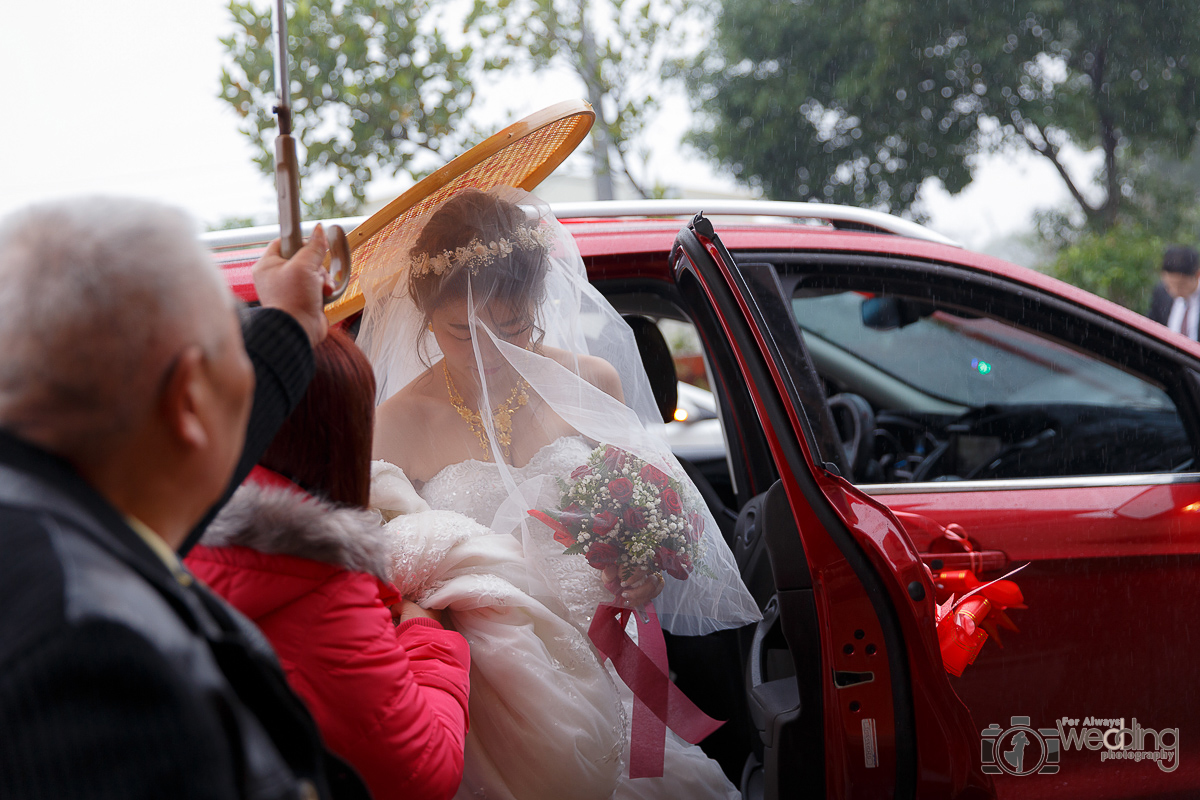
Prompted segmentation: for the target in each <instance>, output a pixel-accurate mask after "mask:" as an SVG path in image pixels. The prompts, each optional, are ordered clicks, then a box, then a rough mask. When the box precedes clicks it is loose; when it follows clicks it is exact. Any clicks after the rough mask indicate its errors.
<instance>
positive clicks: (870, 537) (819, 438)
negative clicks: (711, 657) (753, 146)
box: [671, 215, 994, 799]
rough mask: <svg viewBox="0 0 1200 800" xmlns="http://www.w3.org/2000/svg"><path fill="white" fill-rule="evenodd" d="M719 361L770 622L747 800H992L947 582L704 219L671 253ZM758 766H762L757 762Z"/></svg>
mask: <svg viewBox="0 0 1200 800" xmlns="http://www.w3.org/2000/svg"><path fill="white" fill-rule="evenodd" d="M671 263H672V269H673V270H674V275H675V280H676V283H677V286H678V289H679V292H680V295H681V296H682V297H683V299H684V300H685V302H686V303H687V305H688V307H689V312H690V313H691V315H692V318H693V320H694V321H695V323H696V326H697V331H698V332H699V334H700V337H701V340H702V341H703V343H704V347H705V351H706V354H707V356H708V358H709V368H710V370H711V378H712V384H713V389H714V392H715V393H716V396H717V398H718V401H719V403H720V405H721V413H722V416H723V421H724V424H725V426H726V438H727V440H728V443H729V448H730V467H731V474H732V475H733V478H734V481H735V482H736V483H737V484H738V491H739V494H740V495H741V496H743V497H749V498H750V499H749V501H748V502H745V503H744V504H742V505H741V511H740V515H739V519H738V521H737V525H736V527H735V531H734V545H735V546H734V550H735V555H737V557H738V559H739V565H740V566H741V567H742V572H743V575H744V576H745V577H746V579H747V583H748V585H749V586H750V588H751V591H752V592H753V593H754V594H755V596H756V597H757V598H758V599H759V600H760V603H761V604H763V605H764V606H765V617H764V619H763V621H762V622H761V623H760V624H759V625H758V628H757V630H756V631H755V632H754V634H753V638H752V641H750V642H748V643H747V645H748V646H747V652H746V653H745V657H746V670H747V676H746V691H747V696H748V702H749V707H750V715H751V718H752V720H753V724H754V727H755V728H756V729H757V732H758V738H759V742H760V744H761V748H760V749H757V751H756V758H755V759H754V760H752V762H751V764H749V765H748V767H747V770H746V772H745V774H744V776H743V786H742V790H743V792H744V794H745V796H747V797H748V798H752V799H753V798H760V797H764V798H776V797H830V798H872V799H874V798H881V797H897V798H907V797H920V798H986V797H993V796H994V792H993V788H992V783H991V780H990V778H989V777H988V776H987V775H985V774H984V773H983V772H982V770H981V767H980V746H981V736H980V728H979V726H977V725H976V724H975V723H974V722H973V721H972V719H971V717H970V715H969V713H968V711H967V709H966V707H965V706H964V705H963V704H962V702H961V701H960V700H959V699H958V697H957V696H956V695H955V693H954V691H953V689H952V687H951V685H950V682H949V680H948V679H947V676H946V673H945V670H944V668H943V665H942V659H941V655H940V651H939V646H938V640H937V633H936V628H935V606H934V587H933V584H932V581H931V578H930V574H929V572H928V570H927V569H926V567H925V566H924V565H923V564H922V561H921V558H920V556H919V554H918V553H917V552H916V550H915V549H914V548H913V546H912V543H911V542H910V540H909V538H908V536H907V534H906V533H905V531H904V529H903V528H902V527H901V525H900V524H899V522H898V521H897V519H896V517H895V516H894V515H893V514H892V513H891V512H890V511H889V510H888V509H887V507H886V506H884V505H882V504H880V503H879V502H877V501H875V500H873V499H872V498H871V497H869V496H867V495H865V494H863V493H862V492H860V491H858V490H857V489H856V488H855V487H854V486H853V485H852V484H851V483H849V482H848V481H847V480H845V479H843V478H842V477H841V475H842V474H844V473H845V469H846V467H845V463H844V462H845V460H846V457H845V452H844V450H843V448H842V445H841V443H840V442H839V441H838V438H837V434H836V430H835V429H834V424H833V420H832V416H831V414H830V412H829V408H828V405H827V404H826V402H825V396H824V391H823V389H822V387H821V384H820V382H819V380H818V378H817V374H816V372H815V370H814V368H813V366H812V363H811V361H810V358H809V354H808V351H807V350H806V348H805V345H804V342H803V340H802V338H801V336H800V334H799V331H798V330H797V327H796V324H795V322H794V319H793V317H792V315H791V311H790V307H789V304H788V302H787V299H786V298H785V296H784V294H783V292H782V288H781V285H780V283H779V279H778V276H777V275H776V273H775V272H774V270H773V269H772V268H771V266H770V265H768V264H762V265H754V264H748V265H742V266H739V265H737V264H735V263H734V261H733V259H732V257H731V256H730V255H729V253H728V251H727V250H726V249H725V247H724V246H723V245H722V244H721V241H720V239H719V238H718V236H717V234H716V232H715V231H714V230H713V227H712V225H711V223H710V222H709V221H708V220H707V219H706V218H704V217H703V216H702V215H698V216H697V217H696V218H695V219H694V220H693V221H692V222H691V223H690V224H689V225H688V226H687V227H686V228H685V229H683V230H682V231H680V233H679V235H678V237H677V238H676V241H675V246H674V250H673V252H672V256H671ZM755 762H757V763H755Z"/></svg>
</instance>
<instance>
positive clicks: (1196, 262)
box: [1146, 245, 1200, 339]
mask: <svg viewBox="0 0 1200 800" xmlns="http://www.w3.org/2000/svg"><path fill="white" fill-rule="evenodd" d="M1146 316H1148V317H1150V319H1152V320H1154V321H1155V322H1160V323H1162V324H1163V325H1166V326H1167V327H1168V328H1170V329H1171V330H1172V331H1174V332H1175V333H1182V334H1183V335H1185V336H1187V337H1188V338H1190V339H1197V338H1200V330H1198V327H1200V254H1198V253H1197V252H1196V250H1195V249H1193V248H1191V247H1188V246H1186V245H1173V246H1171V247H1168V248H1167V251H1166V252H1165V253H1164V254H1163V260H1162V280H1161V281H1159V283H1158V284H1157V285H1156V286H1155V287H1154V291H1153V293H1152V294H1151V296H1150V310H1149V311H1148V312H1147V313H1146Z"/></svg>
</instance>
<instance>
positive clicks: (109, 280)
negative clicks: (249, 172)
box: [0, 197, 230, 451]
mask: <svg viewBox="0 0 1200 800" xmlns="http://www.w3.org/2000/svg"><path fill="white" fill-rule="evenodd" d="M218 298H219V299H218ZM228 298H229V293H228V292H227V291H226V290H225V288H224V282H223V280H222V278H221V275H220V271H219V270H218V269H217V267H216V265H215V264H214V263H213V262H212V259H211V258H209V256H208V255H207V253H206V252H205V251H204V249H203V247H202V246H201V245H200V243H199V241H198V240H197V238H196V232H195V227H194V223H193V222H192V220H191V218H190V217H188V216H187V215H186V214H185V213H184V212H182V211H180V210H178V209H174V208H171V207H168V206H164V205H161V204H159V203H154V202H149V201H144V200H134V199H129V198H115V197H84V198H77V199H71V200H64V201H58V202H51V203H46V204H41V205H36V206H31V207H29V208H27V209H25V210H23V211H19V212H17V213H15V214H13V215H11V216H10V217H8V218H7V219H6V220H4V221H3V222H0V342H3V345H0V346H2V347H3V351H2V355H0V427H6V428H9V429H10V430H13V431H14V432H16V433H18V434H21V433H22V432H23V430H24V429H26V428H34V429H37V430H39V431H40V432H41V434H40V436H41V440H42V443H43V444H48V442H46V441H44V440H45V439H46V438H47V437H48V438H49V439H51V440H61V442H62V443H63V446H64V447H86V446H87V445H86V440H89V439H90V440H102V439H104V437H106V436H107V435H110V434H113V433H120V432H121V431H122V430H123V429H125V427H126V426H128V425H129V424H130V423H131V422H132V421H133V420H134V419H136V418H137V415H138V414H141V413H145V411H146V409H148V408H149V407H150V404H151V403H153V401H154V399H155V397H156V396H157V391H158V389H159V387H160V386H161V383H162V380H163V377H164V374H165V372H166V370H167V368H168V366H169V364H170V362H171V360H172V359H173V358H174V356H175V355H176V354H177V352H178V350H179V349H181V348H182V347H183V346H184V345H185V344H188V343H196V344H200V345H201V346H202V347H204V348H205V350H206V351H207V352H212V351H213V350H214V349H215V348H216V346H217V345H218V344H219V343H220V341H221V337H222V336H223V335H224V332H225V331H226V330H228V328H227V327H226V326H214V325H211V324H206V320H212V319H214V317H213V315H212V312H211V310H209V309H210V308H211V306H212V305H214V304H215V303H224V304H225V309H226V310H225V313H228V310H227V309H228V303H229V302H230V300H229V299H228ZM64 447H57V448H52V449H57V450H60V451H61V450H62V449H64Z"/></svg>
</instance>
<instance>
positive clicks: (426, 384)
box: [375, 367, 441, 417]
mask: <svg viewBox="0 0 1200 800" xmlns="http://www.w3.org/2000/svg"><path fill="white" fill-rule="evenodd" d="M440 386H441V384H439V383H437V382H436V381H435V380H434V379H433V368H432V367H430V368H429V369H427V370H425V371H424V372H422V373H421V374H420V375H418V376H417V377H415V378H413V379H412V381H410V382H409V383H408V385H407V386H405V387H404V388H403V389H401V390H400V391H398V392H396V393H395V394H394V395H392V396H391V397H389V398H388V399H386V400H384V401H383V402H382V403H380V404H379V407H378V408H377V409H376V410H375V413H376V417H396V416H399V417H404V416H407V415H408V414H411V413H413V412H414V411H418V410H422V409H424V410H430V409H432V408H435V407H436V406H437V405H438V401H439V400H440V399H441V398H440V397H439V396H438V394H437V389H438V388H439V387H440Z"/></svg>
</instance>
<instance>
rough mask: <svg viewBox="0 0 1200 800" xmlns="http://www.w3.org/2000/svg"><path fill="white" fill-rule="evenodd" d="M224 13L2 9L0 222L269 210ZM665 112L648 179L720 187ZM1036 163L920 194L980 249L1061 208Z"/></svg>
mask: <svg viewBox="0 0 1200 800" xmlns="http://www.w3.org/2000/svg"><path fill="white" fill-rule="evenodd" d="M225 6H226V0H187V2H164V0H107V2H96V1H95V0H88V1H87V2H85V1H84V0H58V2H55V3H53V4H45V3H33V2H28V1H27V0H0V11H2V12H3V14H2V16H0V20H2V21H0V31H2V37H0V68H2V70H3V73H2V74H3V75H4V76H5V81H4V85H5V89H6V92H5V93H6V98H5V110H6V113H5V115H4V120H5V121H4V124H3V125H0V214H4V213H7V212H9V211H12V210H14V209H16V208H18V207H20V206H22V205H25V204H27V203H29V202H32V201H36V200H42V199H47V198H51V197H61V196H64V195H74V194H80V193H95V192H103V193H109V194H125V195H137V196H141V197H152V198H157V199H160V200H163V201H166V202H170V203H173V204H175V205H179V206H182V207H184V208H186V209H188V210H189V211H190V212H192V214H194V215H195V216H196V217H197V219H198V220H199V221H200V222H201V223H202V224H208V223H214V222H216V221H218V220H221V219H223V218H226V217H233V216H252V215H259V216H261V215H262V214H264V213H266V214H271V213H272V209H273V208H274V204H275V199H274V198H275V195H274V190H273V187H272V185H271V182H270V181H269V179H267V178H265V177H263V176H261V175H260V174H259V172H258V170H257V168H256V167H255V166H254V165H253V163H252V162H251V149H250V146H249V144H248V142H247V140H246V139H245V138H244V137H243V136H242V135H241V134H240V133H238V131H237V118H236V116H235V114H234V112H233V111H232V109H231V108H230V107H229V106H228V105H227V104H225V103H224V102H222V101H220V100H218V99H217V91H218V89H219V86H220V68H221V64H222V48H221V45H220V43H219V42H218V37H219V36H221V35H224V34H226V33H228V31H229V28H230V24H231V23H230V22H229V21H228V17H229V13H228V11H227V9H226V7H225ZM499 94H500V93H499V92H489V96H491V97H497V96H498V95H499ZM503 95H504V96H506V97H509V98H520V97H529V98H536V102H534V101H533V100H530V101H529V104H528V105H526V106H513V107H512V110H511V111H510V112H509V114H508V115H504V114H499V115H498V118H497V120H496V129H499V128H500V127H503V125H504V124H507V123H508V122H511V121H513V120H515V119H518V118H520V117H521V116H524V115H525V114H527V113H530V112H533V111H535V110H537V109H538V108H540V107H544V106H547V105H550V104H551V103H554V102H557V101H559V100H566V99H575V98H577V97H578V96H579V95H578V90H577V89H576V88H575V87H574V86H573V85H572V83H571V81H570V80H553V79H550V80H547V81H544V82H543V85H542V86H541V87H539V90H538V91H505V92H503ZM494 105H495V104H494V103H493V104H492V105H490V106H489V108H491V107H493V106H494ZM672 110H673V111H674V112H675V113H672V114H668V115H665V116H664V118H663V119H662V120H661V121H660V122H659V123H658V124H657V125H656V126H655V128H654V134H655V143H654V145H652V146H653V158H652V162H651V167H650V171H651V178H652V180H655V179H657V180H658V181H659V182H661V183H663V184H665V185H670V184H673V183H684V184H686V185H687V186H688V187H689V188H691V189H693V190H696V189H706V188H709V187H711V188H713V189H718V188H720V189H724V188H726V187H727V186H728V185H729V184H728V182H727V181H726V180H723V179H721V178H720V177H719V176H716V175H714V173H713V171H712V170H711V169H709V168H708V167H707V166H705V165H703V164H701V163H699V162H698V161H697V160H695V158H694V157H687V156H683V155H680V154H679V153H678V152H677V150H678V148H677V146H676V143H677V142H678V138H679V136H680V135H681V134H682V133H683V130H684V128H685V127H686V113H685V112H686V108H685V106H684V104H683V103H681V102H677V103H675V104H673V108H672ZM1042 161H1044V159H1037V158H1034V157H1032V156H1027V157H1023V158H1019V159H1016V160H1014V161H1012V162H1011V163H1010V162H1008V161H1003V160H989V161H987V162H986V163H985V164H984V165H983V166H982V167H981V169H980V171H979V173H978V177H977V180H976V182H975V183H974V184H972V186H971V187H970V188H969V189H968V190H967V191H966V192H963V193H962V194H961V195H959V196H958V197H956V198H950V197H949V196H948V195H946V194H945V192H942V191H938V190H937V189H936V187H935V188H934V189H933V190H931V191H930V192H929V193H928V196H927V204H928V207H929V208H930V210H931V211H932V213H933V221H932V225H931V227H934V228H935V229H937V230H939V231H941V232H942V233H945V234H947V235H949V236H951V237H953V238H956V239H958V240H959V241H961V242H962V243H963V244H965V245H967V246H968V247H972V248H976V249H982V248H984V247H985V246H986V245H987V244H988V243H989V242H990V241H992V240H994V239H995V238H998V237H1001V236H1004V235H1007V234H1011V233H1013V232H1014V231H1019V230H1021V229H1022V228H1024V227H1026V226H1027V224H1028V220H1029V215H1030V213H1031V211H1032V209H1033V207H1034V205H1036V204H1043V205H1044V204H1049V203H1053V202H1062V201H1063V200H1065V198H1066V192H1065V190H1064V189H1063V188H1062V185H1061V182H1060V181H1059V180H1058V178H1057V176H1056V175H1055V174H1054V171H1053V169H1052V168H1051V167H1050V165H1049V164H1048V163H1041V162H1042ZM1080 163H1081V164H1082V163H1086V159H1081V160H1080Z"/></svg>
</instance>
